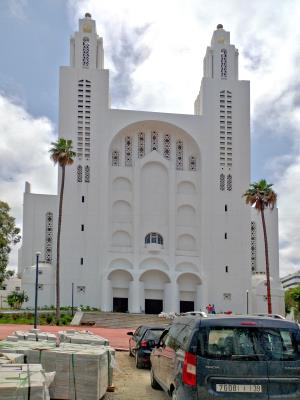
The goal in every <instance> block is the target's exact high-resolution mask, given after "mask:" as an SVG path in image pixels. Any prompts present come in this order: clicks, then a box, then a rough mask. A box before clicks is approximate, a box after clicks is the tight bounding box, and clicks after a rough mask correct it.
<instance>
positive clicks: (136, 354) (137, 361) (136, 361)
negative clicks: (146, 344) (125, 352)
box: [135, 351, 143, 368]
mask: <svg viewBox="0 0 300 400" xmlns="http://www.w3.org/2000/svg"><path fill="white" fill-rule="evenodd" d="M135 366H136V368H142V367H143V363H141V361H140V360H139V355H138V352H137V351H136V352H135Z"/></svg>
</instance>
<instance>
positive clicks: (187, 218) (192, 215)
mask: <svg viewBox="0 0 300 400" xmlns="http://www.w3.org/2000/svg"><path fill="white" fill-rule="evenodd" d="M195 222H196V210H195V208H194V207H193V206H191V205H187V204H185V205H182V206H180V207H178V209H177V224H178V225H187V226H193V225H195Z"/></svg>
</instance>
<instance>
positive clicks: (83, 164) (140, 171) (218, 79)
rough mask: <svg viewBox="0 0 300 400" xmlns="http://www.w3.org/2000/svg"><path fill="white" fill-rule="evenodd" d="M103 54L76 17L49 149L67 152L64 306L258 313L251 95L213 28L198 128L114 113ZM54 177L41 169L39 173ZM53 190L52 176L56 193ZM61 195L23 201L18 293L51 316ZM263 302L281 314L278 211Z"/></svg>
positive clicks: (231, 50) (187, 121) (87, 21)
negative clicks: (60, 141)
mask: <svg viewBox="0 0 300 400" xmlns="http://www.w3.org/2000/svg"><path fill="white" fill-rule="evenodd" d="M103 64H104V54H103V41H102V38H100V37H99V36H98V35H97V33H96V24H95V21H94V20H93V19H92V18H91V16H90V14H86V15H85V17H84V18H83V19H81V20H80V21H79V30H78V32H76V33H75V35H74V36H73V37H72V38H71V41H70V66H67V67H62V68H61V70H60V88H59V98H60V110H59V135H60V137H64V138H67V139H71V140H72V141H73V146H74V150H75V151H76V159H75V162H74V164H73V165H71V166H68V167H67V168H66V182H65V192H64V206H63V225H62V236H61V301H62V304H63V305H70V304H71V296H72V283H73V287H74V288H75V293H74V299H75V304H76V305H80V304H82V305H89V306H94V307H98V308H101V309H102V310H103V311H121V312H126V311H129V312H131V313H140V312H145V313H159V312H160V311H165V312H170V311H175V312H179V311H180V312H183V311H189V310H194V309H195V310H199V309H204V308H205V306H206V305H207V304H208V303H211V304H214V305H215V308H216V310H217V311H220V312H222V311H228V310H231V311H233V312H237V313H245V312H246V311H247V309H248V311H252V312H266V310H267V302H266V286H265V281H266V277H265V273H264V271H265V262H264V243H263V238H262V228H261V222H260V216H259V215H258V214H257V213H256V211H255V210H253V209H251V208H250V207H249V206H246V204H245V201H244V198H242V195H243V193H244V192H245V190H246V189H247V188H248V186H249V183H250V85H249V82H248V81H243V80H239V78H238V50H237V49H236V48H235V46H234V45H232V44H231V43H230V33H229V32H227V31H225V30H224V29H223V26H222V25H218V27H217V29H216V30H215V31H214V33H213V36H212V40H211V45H210V46H209V47H207V51H206V55H205V58H204V71H203V78H202V82H201V87H200V91H199V95H198V97H197V98H196V101H195V106H194V115H184V114H170V113H157V112H144V111H131V110H119V109H113V108H111V107H110V100H109V97H110V94H109V71H108V70H106V69H104V67H103ZM49 168H50V166H49ZM59 187H60V176H59V179H58V189H59ZM58 198H59V196H58V195H41V194H34V193H31V188H30V184H29V183H26V185H25V193H24V214H23V243H22V248H21V249H20V252H19V273H20V274H21V275H22V288H24V289H25V290H26V291H27V292H28V293H29V296H30V304H33V303H34V279H35V278H34V277H35V253H36V251H41V256H40V260H41V263H40V272H39V304H40V305H52V304H55V258H56V254H55V248H56V231H57V211H58ZM266 220H267V229H268V239H269V251H270V269H271V281H272V302H273V309H274V310H273V311H274V312H280V313H282V312H283V291H282V288H281V283H280V280H279V262H278V226H277V209H274V210H273V211H271V212H266Z"/></svg>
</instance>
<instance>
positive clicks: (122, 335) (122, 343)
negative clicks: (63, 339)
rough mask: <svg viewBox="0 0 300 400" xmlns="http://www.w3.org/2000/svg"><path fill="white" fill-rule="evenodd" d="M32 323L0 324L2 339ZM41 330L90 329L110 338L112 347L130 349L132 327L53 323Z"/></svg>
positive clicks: (0, 337) (24, 329) (0, 336)
mask: <svg viewBox="0 0 300 400" xmlns="http://www.w3.org/2000/svg"><path fill="white" fill-rule="evenodd" d="M32 328H33V326H32V325H15V324H11V325H5V324H3V325H1V324H0V340H2V339H5V338H6V336H7V335H11V334H12V332H14V331H17V330H19V331H27V330H29V329H32ZM38 328H39V329H41V331H44V332H53V333H55V332H58V331H63V330H65V329H75V330H80V331H85V330H89V331H90V332H93V333H95V334H96V335H100V336H102V337H104V338H106V339H108V340H109V343H110V345H111V346H112V347H114V348H116V349H122V350H125V349H126V350H128V339H129V337H128V336H127V335H126V333H127V332H129V331H130V330H131V329H126V328H119V329H109V328H99V327H97V328H95V327H88V329H83V328H82V326H52V325H43V326H38Z"/></svg>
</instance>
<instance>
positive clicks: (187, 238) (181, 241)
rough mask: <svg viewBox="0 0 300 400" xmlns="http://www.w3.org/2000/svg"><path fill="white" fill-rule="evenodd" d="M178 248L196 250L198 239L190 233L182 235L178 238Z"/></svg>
mask: <svg viewBox="0 0 300 400" xmlns="http://www.w3.org/2000/svg"><path fill="white" fill-rule="evenodd" d="M177 249H178V250H184V251H194V250H196V239H195V238H194V236H192V235H190V234H184V235H180V236H179V237H178V239H177Z"/></svg>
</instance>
